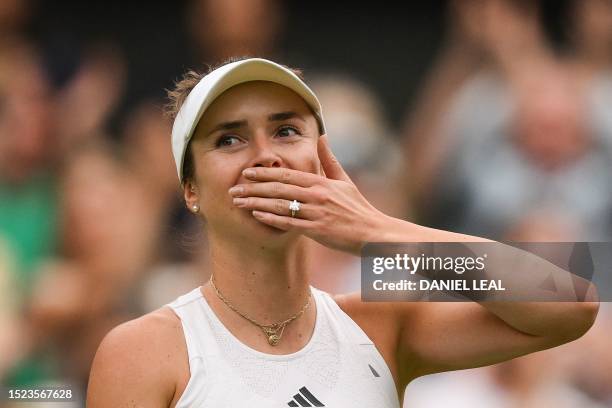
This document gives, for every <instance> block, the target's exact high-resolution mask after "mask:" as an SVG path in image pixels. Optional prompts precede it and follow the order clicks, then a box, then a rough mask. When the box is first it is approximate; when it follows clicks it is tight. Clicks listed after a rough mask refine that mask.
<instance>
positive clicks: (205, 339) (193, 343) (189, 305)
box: [167, 288, 219, 359]
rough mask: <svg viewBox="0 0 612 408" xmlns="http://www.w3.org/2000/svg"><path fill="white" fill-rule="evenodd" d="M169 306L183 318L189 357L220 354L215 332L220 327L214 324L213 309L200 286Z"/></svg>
mask: <svg viewBox="0 0 612 408" xmlns="http://www.w3.org/2000/svg"><path fill="white" fill-rule="evenodd" d="M167 306H170V307H171V308H172V309H173V310H174V312H175V313H176V314H177V315H178V316H179V318H180V319H181V323H182V326H183V332H184V335H185V341H186V343H187V350H188V352H189V359H192V358H195V357H204V356H211V355H218V354H219V348H218V345H217V342H216V341H215V333H214V331H215V330H218V328H216V327H215V326H214V316H211V313H212V310H210V306H208V303H207V302H206V299H204V297H203V296H202V293H201V291H200V288H196V289H194V290H193V291H191V292H189V293H187V294H185V295H183V296H180V297H179V298H178V299H176V300H175V301H174V302H171V303H168V304H167Z"/></svg>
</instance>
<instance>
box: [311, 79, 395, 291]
mask: <svg viewBox="0 0 612 408" xmlns="http://www.w3.org/2000/svg"><path fill="white" fill-rule="evenodd" d="M309 83H310V85H311V86H312V88H313V90H314V92H315V93H316V94H317V96H318V98H319V100H320V102H321V104H322V106H323V109H324V116H325V127H326V131H327V135H328V136H329V141H330V144H331V148H332V150H333V151H334V154H335V155H336V157H337V158H338V160H339V161H340V163H341V164H342V166H343V167H344V169H345V170H346V172H347V173H348V174H349V176H350V177H351V179H352V180H353V182H354V183H355V184H356V185H357V187H358V188H359V191H361V192H362V194H363V195H364V196H365V197H366V198H367V199H368V200H369V201H370V202H371V203H372V204H373V205H374V206H375V207H376V208H378V209H379V210H381V211H383V212H384V213H386V214H390V215H393V216H400V217H406V215H407V208H406V205H407V200H406V197H407V194H406V193H405V192H404V191H402V187H403V186H404V185H405V184H403V183H401V179H402V178H403V177H404V161H403V160H402V157H401V154H400V151H399V148H398V146H397V144H396V140H397V139H396V138H395V137H394V136H393V134H392V133H391V131H390V126H389V125H388V123H387V122H386V120H385V117H384V115H383V111H382V107H381V104H380V101H379V100H378V98H377V97H376V96H375V95H374V94H373V93H372V91H370V90H369V89H368V88H367V87H366V86H365V85H364V84H363V83H361V82H358V81H357V80H354V79H351V78H350V77H348V76H342V75H331V74H330V75H321V76H319V77H318V78H316V77H313V79H312V80H311V81H309ZM312 246H313V250H314V251H315V252H316V255H313V256H312V257H311V259H313V260H315V261H314V262H313V265H311V268H312V273H311V276H312V281H313V285H315V286H316V287H319V288H321V289H323V290H327V291H329V292H332V293H342V292H349V291H356V290H359V288H360V276H361V275H360V270H361V269H360V260H359V258H356V257H354V256H353V255H350V254H346V253H342V252H339V251H334V250H332V249H329V248H326V247H324V246H322V245H320V244H318V243H316V242H312Z"/></svg>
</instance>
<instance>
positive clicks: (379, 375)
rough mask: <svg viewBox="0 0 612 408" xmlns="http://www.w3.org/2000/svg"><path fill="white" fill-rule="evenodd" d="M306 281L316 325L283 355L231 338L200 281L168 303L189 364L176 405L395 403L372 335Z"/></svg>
mask: <svg viewBox="0 0 612 408" xmlns="http://www.w3.org/2000/svg"><path fill="white" fill-rule="evenodd" d="M311 289H312V295H313V298H314V300H315V302H316V308H317V314H316V320H315V328H314V332H313V334H312V337H311V339H310V341H309V342H308V344H307V345H306V346H304V347H303V348H302V349H301V350H299V351H297V352H295V353H291V354H285V355H273V354H266V353H262V352H260V351H257V350H254V349H252V348H250V347H248V346H247V345H245V344H244V343H242V342H240V341H239V340H238V339H236V338H235V337H234V336H233V335H232V334H231V333H230V331H229V330H228V329H227V328H226V327H225V326H224V325H223V324H222V323H221V321H220V320H219V319H218V318H217V316H216V315H215V313H214V312H213V311H212V309H211V308H210V306H209V305H208V302H207V301H206V299H205V298H204V296H202V292H201V291H200V288H199V287H198V288H195V289H194V290H192V291H191V292H189V293H186V294H184V295H182V296H179V297H178V298H177V299H176V300H174V301H173V302H171V303H168V304H167V306H170V307H171V308H172V310H174V312H175V313H176V314H177V315H178V317H179V318H180V319H181V323H182V326H183V332H184V334H185V341H186V343H187V352H188V355H189V369H190V372H191V377H190V379H189V382H188V383H187V386H186V388H185V391H184V392H183V395H182V396H181V398H180V399H179V401H178V402H177V404H176V408H187V407H190V408H220V407H224V408H246V407H248V408H281V407H328V408H399V406H400V405H399V401H398V396H397V391H396V388H395V383H394V382H393V377H392V376H391V372H390V371H389V368H388V367H387V364H386V363H385V361H384V359H383V357H382V356H381V355H380V353H379V352H378V350H377V349H376V347H375V346H374V343H373V342H372V341H371V340H370V339H369V338H368V336H367V335H366V334H365V333H364V332H363V330H361V328H360V327H359V326H358V325H357V324H356V323H355V322H354V321H353V320H352V319H351V318H350V317H349V316H348V315H347V314H346V313H344V311H342V309H340V307H339V306H338V305H337V304H336V302H335V301H334V300H333V299H332V298H331V296H330V295H329V294H327V293H325V292H323V291H320V290H318V289H316V288H313V287H311Z"/></svg>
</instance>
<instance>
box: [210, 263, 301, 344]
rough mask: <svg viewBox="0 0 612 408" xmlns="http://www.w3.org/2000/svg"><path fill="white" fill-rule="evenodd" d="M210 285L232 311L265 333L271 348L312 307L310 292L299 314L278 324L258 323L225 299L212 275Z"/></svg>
mask: <svg viewBox="0 0 612 408" xmlns="http://www.w3.org/2000/svg"><path fill="white" fill-rule="evenodd" d="M210 285H211V286H212V288H213V289H214V291H215V293H216V294H217V297H218V298H219V299H221V301H222V302H223V303H225V304H226V305H227V307H229V308H230V309H232V310H233V311H234V312H236V313H238V314H239V315H240V316H242V317H243V318H245V319H246V320H248V321H249V322H251V323H253V324H254V325H255V326H258V327H259V328H260V329H261V330H262V331H263V332H264V334H265V335H266V336H267V337H268V343H270V345H271V346H276V345H277V344H278V343H279V342H280V339H281V337H282V336H283V332H284V331H285V326H287V325H288V324H289V323H291V322H292V321H294V320H295V319H297V318H298V317H300V316H301V315H303V314H304V312H305V311H306V309H308V306H310V299H311V298H312V292H309V293H308V301H307V302H306V304H305V305H304V306H303V307H302V309H301V310H300V311H299V312H297V313H296V314H294V315H293V316H291V317H290V318H288V319H285V320H283V321H280V322H277V323H272V324H261V323H259V322H257V321H256V320H255V319H252V318H251V317H249V316H247V315H245V314H244V313H241V312H240V311H239V310H238V309H236V308H235V307H234V305H232V304H231V303H230V302H229V301H228V300H227V299H225V297H224V296H223V295H222V294H221V292H220V291H219V289H217V285H215V280H214V278H213V275H212V274H211V275H210Z"/></svg>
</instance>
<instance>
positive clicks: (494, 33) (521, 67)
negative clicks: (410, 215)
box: [403, 0, 550, 218]
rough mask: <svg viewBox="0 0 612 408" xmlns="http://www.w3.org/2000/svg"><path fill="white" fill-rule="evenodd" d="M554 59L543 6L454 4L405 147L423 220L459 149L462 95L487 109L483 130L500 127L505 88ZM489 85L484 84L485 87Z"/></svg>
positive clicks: (475, 0)
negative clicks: (456, 112) (542, 22)
mask: <svg viewBox="0 0 612 408" xmlns="http://www.w3.org/2000/svg"><path fill="white" fill-rule="evenodd" d="M549 58H550V53H549V51H548V50H547V47H546V43H545V41H544V36H543V34H542V32H541V29H540V26H539V2H533V1H522V0H518V1H513V0H484V1H483V0H467V1H463V0H451V1H449V3H448V29H447V41H446V44H445V45H444V46H443V47H442V51H441V52H440V54H439V56H438V58H437V60H436V62H435V64H434V66H433V68H432V69H431V70H430V74H429V76H428V80H427V81H426V83H425V86H424V87H423V91H422V94H421V97H420V99H419V101H418V102H417V104H416V106H415V107H414V109H412V110H411V112H409V114H408V115H407V118H406V123H405V125H404V127H405V129H404V135H403V136H404V146H405V151H406V155H407V157H409V158H410V161H409V164H410V167H409V170H410V177H407V178H406V183H409V186H410V190H411V191H412V192H413V195H414V200H415V205H416V206H417V210H418V212H419V213H420V215H421V216H424V217H426V218H427V217H430V218H431V217H432V214H429V213H428V211H429V209H430V208H431V207H432V204H433V203H432V196H431V194H432V193H433V191H432V189H433V187H434V185H435V183H436V180H437V179H438V178H439V176H440V173H439V171H440V167H441V166H442V165H443V163H444V162H445V161H446V159H447V156H448V154H449V152H452V150H453V148H454V147H455V146H456V145H457V144H458V143H460V142H459V141H457V140H454V139H453V138H452V136H453V133H452V130H453V129H452V128H450V129H449V127H450V126H451V125H450V124H449V123H448V121H447V120H446V118H447V116H448V115H449V111H451V110H452V109H453V108H452V106H453V105H454V104H456V102H455V101H456V99H457V98H458V94H460V93H465V92H467V91H466V90H465V89H466V88H467V89H474V88H476V89H475V90H474V91H472V92H477V93H478V95H476V100H477V101H478V102H482V106H484V107H486V108H488V109H487V111H486V113H481V114H480V115H479V119H481V120H482V121H483V125H482V127H483V128H484V127H486V126H490V123H491V122H492V121H497V120H498V116H499V110H500V109H501V108H498V106H499V105H502V106H503V104H504V99H503V98H501V96H500V92H499V90H498V88H499V87H500V86H501V84H509V83H512V84H516V85H517V86H518V85H519V84H520V83H521V82H522V79H523V75H524V73H525V72H529V71H530V70H531V69H532V68H533V67H534V66H538V65H541V64H543V63H545V61H546V60H548V59H549ZM483 83H484V84H483Z"/></svg>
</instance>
